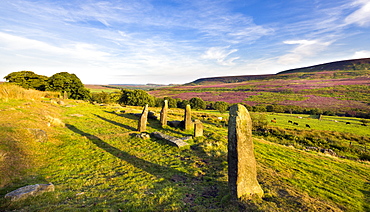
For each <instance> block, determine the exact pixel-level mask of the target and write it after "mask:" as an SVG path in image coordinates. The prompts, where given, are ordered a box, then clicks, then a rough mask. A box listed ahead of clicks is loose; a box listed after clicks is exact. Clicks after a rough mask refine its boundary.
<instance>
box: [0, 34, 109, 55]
mask: <svg viewBox="0 0 370 212" xmlns="http://www.w3.org/2000/svg"><path fill="white" fill-rule="evenodd" d="M0 43H1V44H2V46H4V47H5V48H7V49H8V50H11V51H16V52H19V54H22V53H26V52H27V53H32V52H33V54H43V55H45V57H46V58H48V57H49V58H50V57H53V56H54V57H61V56H63V57H68V58H74V59H84V60H104V58H105V57H107V56H109V53H107V52H103V51H100V50H98V49H97V47H96V46H95V45H92V44H87V43H81V42H79V43H70V44H67V45H64V46H62V47H58V46H53V45H50V44H48V43H45V42H42V41H38V40H33V39H29V38H24V37H19V36H15V35H11V34H7V33H2V32H0Z"/></svg>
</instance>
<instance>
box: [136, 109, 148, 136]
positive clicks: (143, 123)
mask: <svg viewBox="0 0 370 212" xmlns="http://www.w3.org/2000/svg"><path fill="white" fill-rule="evenodd" d="M147 122H148V104H146V105H145V107H144V109H143V112H142V113H141V116H140V119H139V124H138V127H137V130H138V131H139V132H145V131H146V124H147Z"/></svg>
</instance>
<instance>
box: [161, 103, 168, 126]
mask: <svg viewBox="0 0 370 212" xmlns="http://www.w3.org/2000/svg"><path fill="white" fill-rule="evenodd" d="M167 111H168V100H164V105H163V107H162V110H161V115H160V121H161V125H162V127H163V126H166V125H167Z"/></svg>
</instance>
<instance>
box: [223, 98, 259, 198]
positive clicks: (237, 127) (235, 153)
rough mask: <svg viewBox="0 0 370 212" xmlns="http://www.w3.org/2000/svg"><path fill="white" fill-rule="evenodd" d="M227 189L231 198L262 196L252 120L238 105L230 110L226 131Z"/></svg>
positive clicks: (245, 110) (246, 111)
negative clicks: (255, 155) (258, 179)
mask: <svg viewBox="0 0 370 212" xmlns="http://www.w3.org/2000/svg"><path fill="white" fill-rule="evenodd" d="M227 160H228V164H229V167H228V174H229V188H230V192H231V196H232V197H233V198H241V197H243V198H245V199H250V198H252V196H254V195H257V196H259V197H262V196H263V190H262V188H261V187H260V185H259V184H258V181H257V168H256V159H255V157H254V150H253V140H252V120H251V118H250V115H249V112H248V110H247V109H246V108H245V107H244V106H242V105H240V104H238V105H233V106H232V107H231V108H230V117H229V129H228V156H227Z"/></svg>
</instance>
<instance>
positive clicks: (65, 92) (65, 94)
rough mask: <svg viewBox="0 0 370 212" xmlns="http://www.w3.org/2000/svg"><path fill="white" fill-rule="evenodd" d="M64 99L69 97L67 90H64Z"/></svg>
mask: <svg viewBox="0 0 370 212" xmlns="http://www.w3.org/2000/svg"><path fill="white" fill-rule="evenodd" d="M63 99H68V93H67V91H63Z"/></svg>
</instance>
